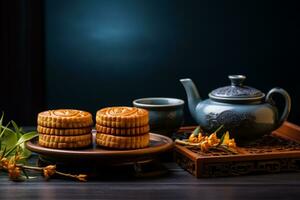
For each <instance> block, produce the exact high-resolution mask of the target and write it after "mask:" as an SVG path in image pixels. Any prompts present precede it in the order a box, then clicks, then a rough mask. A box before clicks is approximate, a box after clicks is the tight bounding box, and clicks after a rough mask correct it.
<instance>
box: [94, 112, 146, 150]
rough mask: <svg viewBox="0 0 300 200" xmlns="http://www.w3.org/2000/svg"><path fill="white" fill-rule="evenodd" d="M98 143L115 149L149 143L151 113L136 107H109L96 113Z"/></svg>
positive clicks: (138, 146)
mask: <svg viewBox="0 0 300 200" xmlns="http://www.w3.org/2000/svg"><path fill="white" fill-rule="evenodd" d="M96 130H97V134H96V143H97V144H98V145H99V146H102V147H107V148H113V149H139V148H144V147H147V146H148V145H149V114H148V111H147V110H144V109H141V108H135V107H108V108H103V109H101V110H99V111H98V112H97V114H96Z"/></svg>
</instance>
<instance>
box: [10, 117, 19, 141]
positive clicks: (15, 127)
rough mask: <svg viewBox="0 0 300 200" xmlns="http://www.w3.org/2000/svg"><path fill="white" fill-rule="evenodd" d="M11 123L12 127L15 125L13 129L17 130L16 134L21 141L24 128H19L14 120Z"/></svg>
mask: <svg viewBox="0 0 300 200" xmlns="http://www.w3.org/2000/svg"><path fill="white" fill-rule="evenodd" d="M11 123H12V125H13V127H14V129H15V132H16V133H17V137H18V139H19V138H20V137H21V136H22V133H21V130H22V128H19V126H18V125H17V123H16V122H15V121H13V120H11Z"/></svg>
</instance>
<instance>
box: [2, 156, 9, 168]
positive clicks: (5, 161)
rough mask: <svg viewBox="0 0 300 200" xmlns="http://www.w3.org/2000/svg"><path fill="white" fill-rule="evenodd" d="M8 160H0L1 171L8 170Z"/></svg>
mask: <svg viewBox="0 0 300 200" xmlns="http://www.w3.org/2000/svg"><path fill="white" fill-rule="evenodd" d="M8 163H9V161H8V159H7V158H2V159H1V160H0V169H1V168H3V169H7V168H8Z"/></svg>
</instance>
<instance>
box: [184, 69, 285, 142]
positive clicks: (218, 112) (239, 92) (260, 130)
mask: <svg viewBox="0 0 300 200" xmlns="http://www.w3.org/2000/svg"><path fill="white" fill-rule="evenodd" d="M245 78H246V77H245V76H243V75H232V76H229V79H230V81H231V85H230V86H225V87H221V88H218V89H215V90H213V91H212V92H211V93H209V99H206V100H202V99H201V98H200V96H199V93H198V90H197V88H196V86H195V84H194V83H193V81H192V80H191V79H181V80H180V81H181V83H182V84H183V86H184V88H185V91H186V93H187V98H188V106H189V110H190V112H191V115H192V117H193V118H194V119H195V121H196V122H197V123H198V124H199V125H200V126H201V127H202V129H204V131H207V132H213V131H215V130H216V129H218V128H219V127H220V126H221V125H223V131H225V130H228V131H230V135H231V136H232V137H234V138H235V139H236V141H237V143H238V144H243V143H248V142H249V141H253V140H255V139H257V138H259V137H261V136H263V135H264V134H268V133H271V132H272V131H273V130H275V129H277V128H278V127H280V126H281V125H282V123H283V122H284V121H285V120H286V119H287V117H288V115H289V112H290V109H291V99H290V96H289V94H288V93H287V92H286V91H285V90H283V89H281V88H273V89H271V90H270V91H269V92H268V93H267V95H266V96H265V94H264V93H262V92H261V91H259V90H257V89H255V88H252V87H249V86H245V85H244V84H243V82H244V80H245ZM276 93H278V94H280V95H282V96H283V97H284V100H285V105H284V109H283V112H282V113H281V114H279V113H278V109H277V107H276V105H275V103H274V101H273V99H272V96H273V95H274V94H276Z"/></svg>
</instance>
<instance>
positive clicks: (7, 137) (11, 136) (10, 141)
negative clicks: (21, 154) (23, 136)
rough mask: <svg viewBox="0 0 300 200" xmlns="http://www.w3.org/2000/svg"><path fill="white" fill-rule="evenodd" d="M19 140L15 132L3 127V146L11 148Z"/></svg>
mask: <svg viewBox="0 0 300 200" xmlns="http://www.w3.org/2000/svg"><path fill="white" fill-rule="evenodd" d="M17 141H18V137H17V134H16V133H15V132H11V131H9V130H7V129H3V134H2V137H1V146H2V148H6V149H8V150H9V149H11V148H13V147H14V146H15V144H16V143H17Z"/></svg>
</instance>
